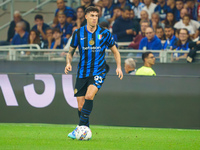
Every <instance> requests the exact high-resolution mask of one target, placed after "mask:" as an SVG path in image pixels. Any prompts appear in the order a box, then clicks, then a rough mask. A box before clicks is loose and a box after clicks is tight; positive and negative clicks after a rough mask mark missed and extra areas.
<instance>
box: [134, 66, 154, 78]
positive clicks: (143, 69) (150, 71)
mask: <svg viewBox="0 0 200 150" xmlns="http://www.w3.org/2000/svg"><path fill="white" fill-rule="evenodd" d="M135 75H143V76H156V73H155V71H154V70H153V69H152V68H151V67H146V66H142V67H141V68H139V69H138V70H137V71H136V73H135Z"/></svg>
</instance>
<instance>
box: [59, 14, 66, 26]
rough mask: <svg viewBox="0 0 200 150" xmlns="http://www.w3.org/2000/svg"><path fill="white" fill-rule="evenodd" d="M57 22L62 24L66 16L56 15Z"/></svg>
mask: <svg viewBox="0 0 200 150" xmlns="http://www.w3.org/2000/svg"><path fill="white" fill-rule="evenodd" d="M58 22H59V23H60V24H64V23H65V22H66V16H65V15H59V16H58Z"/></svg>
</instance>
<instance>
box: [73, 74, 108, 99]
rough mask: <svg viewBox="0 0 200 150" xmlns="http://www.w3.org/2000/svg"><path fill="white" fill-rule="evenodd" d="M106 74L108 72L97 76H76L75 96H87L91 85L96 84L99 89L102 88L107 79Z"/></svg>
mask: <svg viewBox="0 0 200 150" xmlns="http://www.w3.org/2000/svg"><path fill="white" fill-rule="evenodd" d="M105 75H106V74H103V75H96V76H92V77H86V78H76V84H75V89H74V96H75V97H79V96H85V94H86V92H87V88H88V86H89V85H94V86H96V87H97V88H98V89H100V88H101V86H102V84H103V82H104V80H105Z"/></svg>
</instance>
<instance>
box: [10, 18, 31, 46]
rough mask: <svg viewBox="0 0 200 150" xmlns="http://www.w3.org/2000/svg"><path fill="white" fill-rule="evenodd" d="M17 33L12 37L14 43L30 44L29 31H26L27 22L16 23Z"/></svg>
mask: <svg viewBox="0 0 200 150" xmlns="http://www.w3.org/2000/svg"><path fill="white" fill-rule="evenodd" d="M15 31H16V34H15V35H14V37H13V38H12V42H11V44H12V45H21V44H28V36H29V33H28V32H26V23H25V22H24V21H20V22H17V23H16V27H15Z"/></svg>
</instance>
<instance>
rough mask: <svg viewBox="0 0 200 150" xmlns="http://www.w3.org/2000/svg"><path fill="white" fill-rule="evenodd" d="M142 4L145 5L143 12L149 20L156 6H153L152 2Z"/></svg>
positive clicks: (149, 0) (145, 0) (145, 1)
mask: <svg viewBox="0 0 200 150" xmlns="http://www.w3.org/2000/svg"><path fill="white" fill-rule="evenodd" d="M144 4H145V6H144V8H143V10H145V11H146V12H147V13H148V16H149V19H151V15H152V13H154V10H155V8H156V6H157V5H156V4H154V3H153V2H152V0H144Z"/></svg>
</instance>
